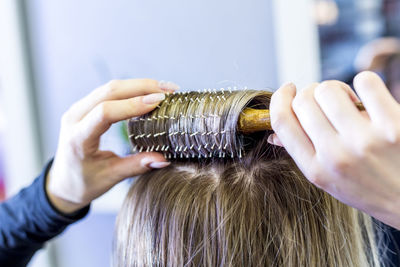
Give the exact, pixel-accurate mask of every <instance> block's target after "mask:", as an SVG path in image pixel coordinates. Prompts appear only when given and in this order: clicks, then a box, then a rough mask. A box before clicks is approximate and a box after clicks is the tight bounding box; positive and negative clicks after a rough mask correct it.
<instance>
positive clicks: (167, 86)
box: [158, 81, 180, 92]
mask: <svg viewBox="0 0 400 267" xmlns="http://www.w3.org/2000/svg"><path fill="white" fill-rule="evenodd" d="M158 86H159V87H160V88H161V90H164V91H167V92H174V91H176V90H179V89H180V87H179V85H177V84H175V83H173V82H166V81H159V82H158Z"/></svg>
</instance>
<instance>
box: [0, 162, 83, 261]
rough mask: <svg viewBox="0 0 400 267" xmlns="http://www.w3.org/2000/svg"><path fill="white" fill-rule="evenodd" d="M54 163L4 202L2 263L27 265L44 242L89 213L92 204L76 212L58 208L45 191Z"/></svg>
mask: <svg viewBox="0 0 400 267" xmlns="http://www.w3.org/2000/svg"><path fill="white" fill-rule="evenodd" d="M51 164H52V162H49V163H48V164H47V166H46V167H45V168H44V170H43V172H42V173H41V174H40V175H39V177H37V178H36V180H35V181H34V182H33V183H32V184H31V185H30V186H28V187H26V188H24V189H23V190H21V191H20V192H19V193H18V194H17V195H15V196H14V197H12V198H11V199H9V200H7V201H5V202H4V203H2V204H0V266H2V267H7V266H13V267H18V266H26V265H27V264H28V262H29V260H30V259H31V258H32V256H33V254H34V253H35V252H36V251H37V250H38V249H40V248H41V247H42V246H43V244H44V242H46V241H47V240H49V239H51V238H53V237H55V236H56V235H58V234H60V233H61V232H62V231H63V230H64V229H65V228H66V227H67V226H68V225H69V224H71V223H74V222H76V221H78V220H79V219H82V218H83V217H85V216H86V214H87V213H88V212H89V206H87V207H85V208H83V209H82V210H80V211H78V212H76V213H75V214H73V215H66V214H62V213H61V212H60V211H57V210H56V208H54V207H53V206H52V205H51V203H50V201H49V199H48V197H47V195H46V192H45V184H46V175H47V172H48V170H49V169H50V166H51Z"/></svg>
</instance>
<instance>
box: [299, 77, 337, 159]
mask: <svg viewBox="0 0 400 267" xmlns="http://www.w3.org/2000/svg"><path fill="white" fill-rule="evenodd" d="M318 85H319V84H318V83H314V84H311V85H310V86H308V87H306V88H305V89H303V90H301V91H300V92H298V93H297V95H296V97H295V98H294V100H293V102H292V108H293V111H294V113H295V114H296V116H297V119H298V121H299V122H300V124H301V126H302V128H303V129H304V132H305V133H306V134H307V135H308V137H309V138H310V140H311V142H312V143H313V145H314V149H315V150H316V151H317V152H318V151H320V150H322V149H327V148H328V147H330V146H329V143H331V142H334V140H335V139H336V138H337V132H336V130H335V129H334V128H333V126H332V124H331V123H330V122H329V120H328V119H327V117H326V116H325V114H324V113H323V112H322V110H321V108H320V107H319V105H318V104H317V102H316V101H315V99H314V90H315V88H316V87H317V86H318Z"/></svg>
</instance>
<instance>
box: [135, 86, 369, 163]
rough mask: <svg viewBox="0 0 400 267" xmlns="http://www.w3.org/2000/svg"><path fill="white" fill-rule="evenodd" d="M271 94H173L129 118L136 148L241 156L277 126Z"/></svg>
mask: <svg viewBox="0 0 400 267" xmlns="http://www.w3.org/2000/svg"><path fill="white" fill-rule="evenodd" d="M271 96H272V93H271V92H268V91H260V90H237V91H232V90H228V91H225V90H219V91H217V90H205V91H196V92H194V91H191V92H177V93H173V94H167V95H166V99H165V100H164V101H162V102H161V103H160V104H159V105H158V106H157V108H156V109H154V110H153V111H152V112H150V113H148V114H145V115H143V116H140V117H135V118H131V119H129V120H128V133H129V139H130V142H131V144H132V148H133V149H132V150H133V152H143V151H146V152H152V151H156V152H161V153H163V154H164V156H165V157H166V158H168V159H171V158H174V159H193V158H214V157H219V158H226V157H229V158H241V157H242V156H243V155H244V154H245V153H246V151H247V150H248V149H251V147H252V146H254V143H255V142H257V139H259V136H260V132H263V131H269V130H271V129H272V128H271V120H270V114H269V110H268V108H269V102H270V99H271ZM356 106H357V107H358V109H359V110H364V107H363V105H362V104H361V103H356ZM264 135H265V134H264ZM261 136H262V135H261Z"/></svg>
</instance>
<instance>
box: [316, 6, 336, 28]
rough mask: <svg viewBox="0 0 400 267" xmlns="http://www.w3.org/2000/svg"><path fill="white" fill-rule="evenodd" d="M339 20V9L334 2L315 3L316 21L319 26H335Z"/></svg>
mask: <svg viewBox="0 0 400 267" xmlns="http://www.w3.org/2000/svg"><path fill="white" fill-rule="evenodd" d="M338 18H339V8H338V6H337V4H336V3H335V2H334V1H333V0H317V1H315V2H314V19H315V22H316V23H317V24H318V25H333V24H335V23H336V22H337V20H338Z"/></svg>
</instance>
